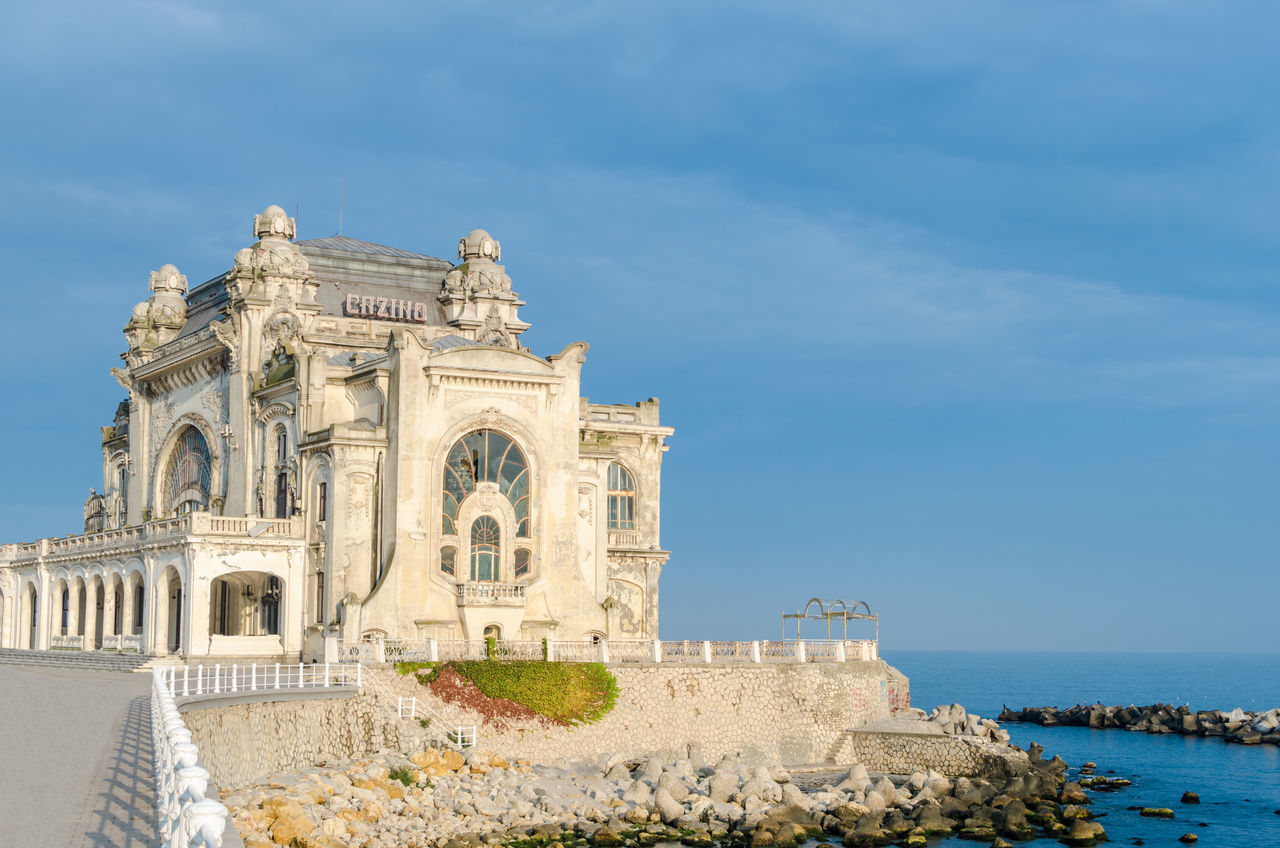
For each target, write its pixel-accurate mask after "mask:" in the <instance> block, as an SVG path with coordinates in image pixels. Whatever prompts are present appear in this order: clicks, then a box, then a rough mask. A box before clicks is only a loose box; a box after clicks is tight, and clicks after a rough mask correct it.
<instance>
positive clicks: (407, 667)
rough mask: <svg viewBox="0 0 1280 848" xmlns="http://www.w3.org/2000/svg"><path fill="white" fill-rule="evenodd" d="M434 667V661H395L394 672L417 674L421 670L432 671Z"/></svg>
mask: <svg viewBox="0 0 1280 848" xmlns="http://www.w3.org/2000/svg"><path fill="white" fill-rule="evenodd" d="M435 667H436V664H435V663H429V662H398V663H396V674H401V675H406V674H412V675H415V676H416V675H417V674H418V672H421V671H433V670H434V669H435Z"/></svg>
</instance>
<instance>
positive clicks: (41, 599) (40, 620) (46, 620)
mask: <svg viewBox="0 0 1280 848" xmlns="http://www.w3.org/2000/svg"><path fill="white" fill-rule="evenodd" d="M38 577H39V581H38V582H37V584H36V585H37V587H38V588H37V590H36V591H38V592H39V593H40V594H39V596H38V597H37V598H36V644H35V645H34V647H35V648H36V649H37V650H40V651H47V650H49V629H50V627H51V625H52V623H53V621H54V617H53V616H52V615H51V614H50V613H51V609H52V606H53V604H52V602H51V599H50V597H49V594H50V593H49V575H48V574H46V573H45V570H44V568H41V569H40V571H39V572H38Z"/></svg>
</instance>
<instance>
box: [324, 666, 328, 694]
mask: <svg viewBox="0 0 1280 848" xmlns="http://www.w3.org/2000/svg"><path fill="white" fill-rule="evenodd" d="M324 688H326V689H328V688H329V664H328V663H325V664H324Z"/></svg>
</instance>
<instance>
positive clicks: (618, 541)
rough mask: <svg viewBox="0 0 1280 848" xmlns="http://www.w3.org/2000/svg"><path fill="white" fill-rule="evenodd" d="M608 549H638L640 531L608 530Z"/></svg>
mask: <svg viewBox="0 0 1280 848" xmlns="http://www.w3.org/2000/svg"><path fill="white" fill-rule="evenodd" d="M609 547H611V548H638V547H640V531H639V530H610V531H609Z"/></svg>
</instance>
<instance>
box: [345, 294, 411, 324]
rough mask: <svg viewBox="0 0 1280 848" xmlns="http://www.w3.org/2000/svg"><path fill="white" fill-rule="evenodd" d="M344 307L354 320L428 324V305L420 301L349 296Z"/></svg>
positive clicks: (366, 295)
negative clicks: (364, 319)
mask: <svg viewBox="0 0 1280 848" xmlns="http://www.w3.org/2000/svg"><path fill="white" fill-rule="evenodd" d="M342 306H343V312H344V313H345V314H347V315H350V316H352V317H353V318H373V319H374V320H377V321H410V322H412V323H414V324H425V323H427V305H426V304H425V303H423V302H422V301H420V300H397V299H395V298H394V297H376V296H374V295H369V294H365V295H360V294H349V295H347V299H346V301H344V302H343V304H342Z"/></svg>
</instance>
